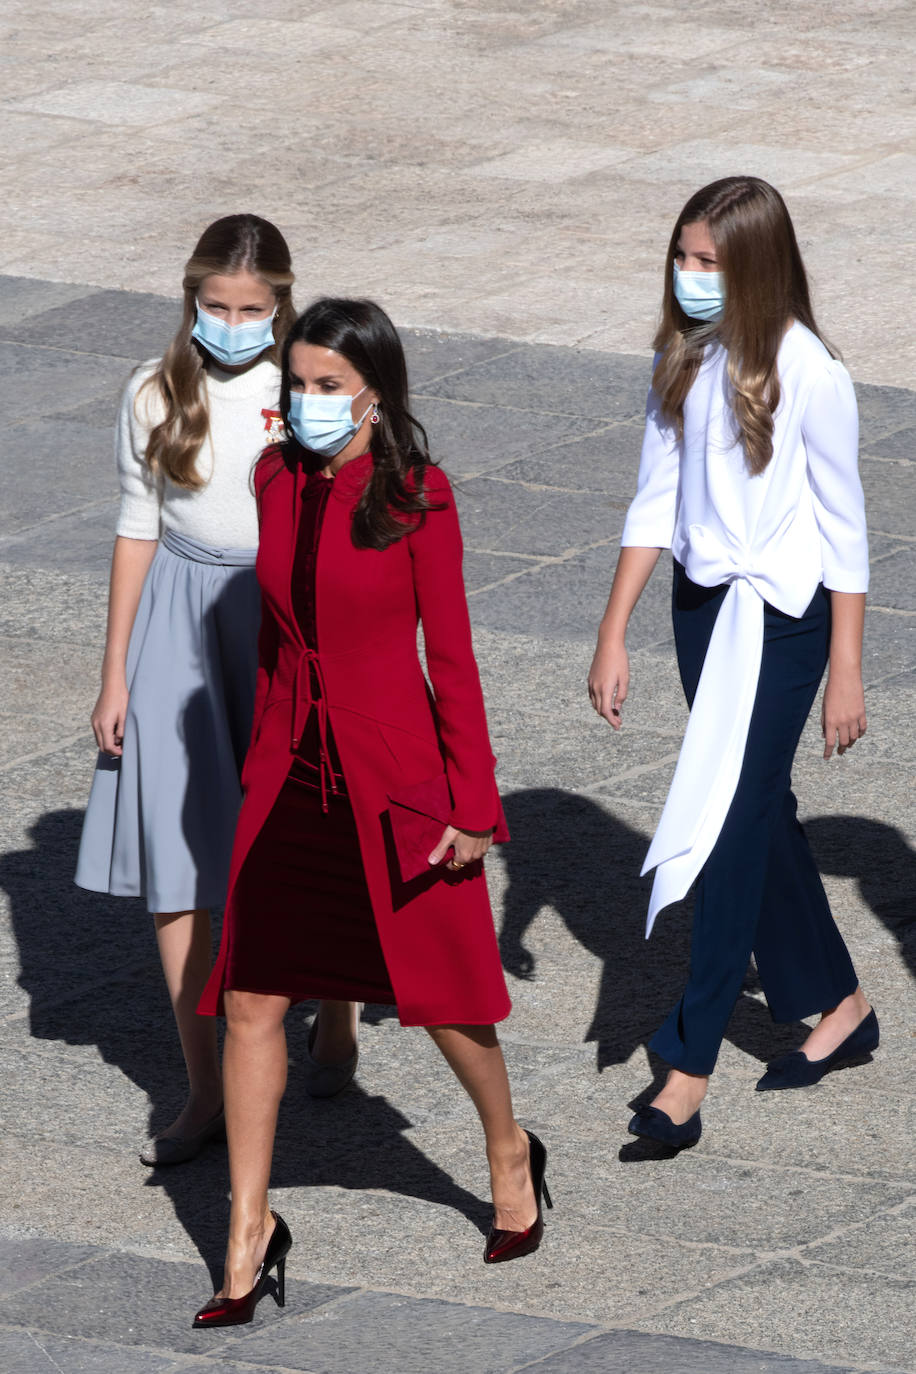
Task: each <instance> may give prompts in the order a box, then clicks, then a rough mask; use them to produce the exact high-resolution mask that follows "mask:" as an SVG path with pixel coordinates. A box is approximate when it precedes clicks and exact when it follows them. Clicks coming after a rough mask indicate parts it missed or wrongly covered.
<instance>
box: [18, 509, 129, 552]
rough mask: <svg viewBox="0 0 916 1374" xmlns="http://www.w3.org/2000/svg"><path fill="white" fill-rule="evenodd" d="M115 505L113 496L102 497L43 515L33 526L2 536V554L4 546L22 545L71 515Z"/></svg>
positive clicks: (23, 527) (26, 526)
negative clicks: (33, 535)
mask: <svg viewBox="0 0 916 1374" xmlns="http://www.w3.org/2000/svg"><path fill="white" fill-rule="evenodd" d="M113 505H114V499H113V498H112V497H111V496H100V497H99V498H98V500H96V501H85V502H83V504H82V505H80V506H71V507H70V509H69V510H56V511H51V513H50V514H49V515H43V516H42V518H41V519H40V520H36V521H35V522H34V523H33V524H31V525H22V526H21V527H20V528H19V529H18V530H16V531H15V532H14V533H13V534H2V535H0V554H2V552H3V547H4V545H7V544H18V543H21V542H22V540H23V539H24V538H25V536H26V535H27V534H32V533H33V532H34V531H35V530H40V529H43V528H44V527H45V525H52V524H54V522H55V521H57V520H67V519H69V517H70V516H71V515H82V514H83V512H84V511H87V510H98V509H100V508H101V507H102V506H113Z"/></svg>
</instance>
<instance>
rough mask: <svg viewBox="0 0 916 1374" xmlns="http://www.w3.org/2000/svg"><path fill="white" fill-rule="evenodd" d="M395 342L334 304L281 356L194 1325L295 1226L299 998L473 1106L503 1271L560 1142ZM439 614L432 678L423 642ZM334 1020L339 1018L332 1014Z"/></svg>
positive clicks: (522, 1244) (257, 1283) (433, 632)
mask: <svg viewBox="0 0 916 1374" xmlns="http://www.w3.org/2000/svg"><path fill="white" fill-rule="evenodd" d="M407 400H408V397H407V371H406V366H405V362H404V354H403V350H402V348H401V343H400V340H399V338H398V335H397V332H396V330H395V329H394V326H393V325H392V323H391V321H390V320H389V319H388V316H387V315H386V314H385V312H384V311H383V310H381V309H380V308H379V307H378V306H376V305H374V304H372V303H371V302H369V301H345V300H329V299H327V300H320V301H317V302H316V303H315V304H314V305H312V306H311V307H310V308H309V309H308V310H307V311H306V312H305V314H304V315H303V316H302V317H301V318H300V319H299V320H298V321H297V322H296V324H295V325H294V326H293V328H292V330H291V331H290V333H289V335H288V336H287V341H286V346H285V350H284V366H283V383H282V390H281V399H280V404H281V410H282V412H283V417H284V421H285V424H286V428H287V433H289V434H291V435H292V436H294V437H293V438H291V439H290V440H289V441H288V442H287V443H286V444H283V445H281V446H279V447H277V448H273V449H268V450H267V451H266V452H265V453H264V454H263V455H262V457H261V459H260V461H259V463H258V466H257V469H256V472H255V489H256V493H257V497H258V504H259V509H260V517H261V542H260V551H259V554H258V562H257V573H258V579H259V582H260V584H261V591H262V599H263V619H262V625H261V636H260V646H259V670H258V686H257V696H256V702H255V715H254V727H253V732H252V742H251V747H250V750H249V753H248V757H247V760H246V763H245V769H244V773H243V777H242V782H243V786H244V788H245V797H244V802H243V805H242V810H241V813H240V816H239V824H238V831H237V834H236V842H235V851H234V855H233V860H232V868H231V872H230V880H229V896H228V900H227V906H226V914H225V921H224V928H223V940H222V947H221V949H220V954H219V958H218V960H217V963H216V967H215V968H214V970H213V974H212V976H211V979H210V982H209V984H208V987H207V990H206V992H205V994H204V997H203V1000H202V1002H201V1005H200V1010H201V1011H202V1012H204V1013H206V1014H210V1015H214V1014H218V1013H219V1012H221V1011H224V1012H225V1015H226V1022H227V1033H226V1047H225V1056H224V1082H225V1094H226V1126H227V1133H228V1137H229V1160H230V1176H231V1186H232V1211H231V1217H230V1228H229V1244H228V1250H227V1257H226V1268H225V1276H224V1283H223V1287H222V1289H221V1290H220V1292H219V1293H218V1294H217V1295H216V1297H215V1298H214V1299H213V1300H212V1301H211V1302H210V1303H208V1304H207V1305H206V1307H205V1308H203V1309H202V1310H201V1312H199V1313H198V1315H197V1317H196V1318H195V1324H197V1325H206V1326H214V1325H219V1326H222V1325H228V1324H235V1323H239V1322H244V1321H249V1320H250V1319H251V1316H252V1314H253V1311H254V1307H255V1305H256V1303H257V1300H258V1298H259V1296H260V1294H261V1292H262V1290H263V1287H264V1285H265V1283H266V1280H267V1277H268V1274H269V1272H270V1270H271V1269H272V1268H273V1267H274V1266H276V1267H277V1269H278V1277H279V1279H280V1281H281V1282H280V1292H281V1296H282V1278H283V1267H284V1262H285V1256H286V1252H287V1250H288V1249H289V1245H290V1239H289V1232H288V1231H287V1228H286V1226H285V1225H284V1223H283V1221H282V1219H280V1218H278V1217H277V1215H276V1213H273V1212H271V1211H270V1209H269V1206H268V1200H267V1187H268V1180H269V1174H270V1164H271V1155H272V1149H273V1138H274V1129H275V1123H276V1117H277V1110H278V1107H279V1103H280V1099H281V1097H282V1094H283V1091H284V1088H285V1084H286V1065H287V1057H286V1040H285V1035H284V1030H283V1018H284V1016H285V1013H286V1011H287V1009H288V1008H289V1006H290V1004H291V1003H292V1002H296V1001H301V1000H303V999H306V998H323V999H326V1000H325V1001H324V1002H323V1008H333V1006H334V1004H335V1002H336V1003H337V1004H338V1007H342V1006H343V1005H344V1004H345V1002H346V1001H348V1000H349V1001H356V1000H360V1001H376V1002H383V1003H390V1002H396V1003H397V1006H398V1013H399V1016H400V1020H401V1022H402V1024H404V1025H409V1026H425V1027H426V1029H427V1030H428V1031H429V1033H430V1035H431V1036H432V1038H433V1039H434V1040H435V1042H436V1044H437V1045H438V1046H439V1048H440V1050H441V1051H442V1053H443V1054H444V1055H445V1057H446V1059H447V1060H448V1062H449V1064H450V1065H451V1067H452V1068H453V1070H454V1071H455V1073H456V1075H457V1077H458V1078H459V1080H460V1082H461V1083H462V1084H463V1086H464V1087H465V1088H466V1089H467V1091H468V1093H469V1094H470V1096H471V1098H472V1100H473V1102H474V1105H475V1106H476V1108H477V1110H478V1112H479V1114H480V1118H481V1122H482V1124H483V1128H484V1132H485V1135H486V1147H487V1158H488V1162H489V1166H490V1179H491V1186H492V1193H493V1202H494V1210H495V1216H494V1225H493V1230H492V1231H491V1233H490V1236H489V1238H488V1240H487V1246H486V1250H485V1255H484V1257H485V1260H486V1261H487V1262H489V1263H492V1262H495V1261H499V1260H504V1259H511V1258H515V1257H516V1256H518V1255H521V1254H527V1253H529V1252H530V1251H531V1250H534V1249H536V1248H537V1246H538V1244H539V1243H540V1239H541V1234H542V1230H543V1223H542V1218H541V1197H542V1194H543V1196H544V1197H545V1200H546V1189H544V1187H543V1179H544V1147H543V1146H542V1145H541V1143H540V1141H539V1140H538V1139H537V1137H535V1136H533V1135H531V1133H530V1132H526V1131H523V1130H522V1129H521V1127H519V1126H518V1124H517V1123H516V1121H515V1119H514V1116H513V1113H512V1102H511V1097H510V1092H509V1083H508V1078H507V1075H506V1069H505V1064H504V1062H503V1057H502V1051H501V1049H500V1047H499V1042H498V1040H497V1037H496V1031H495V1028H494V1022H496V1021H499V1020H502V1019H503V1018H504V1017H505V1016H507V1015H508V1013H509V1009H510V1002H509V996H508V993H507V991H506V985H505V981H504V979H503V974H502V968H501V965H500V960H499V954H498V950H497V944H496V937H495V933H494V929H493V919H492V915H491V912H490V904H489V900H488V897H487V888H486V880H485V877H484V873H483V863H482V860H483V857H484V855H485V854H486V852H487V850H488V849H489V847H490V844H491V843H492V841H493V839H494V837H495V838H496V839H500V838H505V837H506V836H505V835H504V834H503V835H502V836H501V835H500V831H501V830H503V831H504V822H503V819H502V810H501V807H500V802H499V797H498V794H497V791H496V783H495V780H494V776H493V763H494V760H493V755H492V752H491V749H490V742H489V738H488V735H487V724H486V717H485V714H484V705H483V696H482V693H481V689H480V680H479V676H478V672H477V665H476V663H475V661H474V655H473V649H472V646H471V632H470V622H469V618H468V611H467V603H466V600H465V593H464V584H463V580H462V574H461V535H460V531H459V528H458V518H457V514H456V511H455V505H454V500H453V497H452V494H451V489H450V487H449V484H448V481H447V479H446V477H445V476H444V474H443V473H442V472H441V471H440V470H439V469H438V468H436V467H434V466H432V464H431V462H430V459H429V454H428V452H427V448H426V436H425V433H424V431H423V429H422V427H421V426H420V425H419V424H418V423H417V422H416V421H415V420H414V419H413V417H412V416H411V415H410V412H409V410H408V408H407ZM418 618H419V620H420V621H421V622H422V625H423V634H424V642H425V652H426V664H427V668H428V672H429V678H430V681H431V684H432V690H430V687H429V685H428V684H427V681H426V678H425V677H424V673H423V669H422V667H421V665H420V660H419V658H418V653H417V622H418ZM322 1015H324V1011H323V1013H322Z"/></svg>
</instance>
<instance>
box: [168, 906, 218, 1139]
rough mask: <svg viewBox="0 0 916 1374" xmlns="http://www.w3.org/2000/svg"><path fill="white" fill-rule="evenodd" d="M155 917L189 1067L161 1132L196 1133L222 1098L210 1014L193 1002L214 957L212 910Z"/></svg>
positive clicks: (171, 912)
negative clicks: (181, 1098)
mask: <svg viewBox="0 0 916 1374" xmlns="http://www.w3.org/2000/svg"><path fill="white" fill-rule="evenodd" d="M153 920H154V922H155V925H156V939H157V941H158V943H159V957H160V959H161V960H162V971H163V973H164V974H165V981H166V986H167V987H168V990H169V997H170V998H171V999H172V1010H173V1012H174V1013H175V1024H176V1025H177V1027H178V1037H179V1039H180V1040H181V1048H182V1052H183V1053H184V1062H185V1065H186V1067H187V1070H188V1100H187V1102H186V1103H185V1105H184V1108H183V1110H182V1111H181V1113H180V1115H179V1116H178V1117H177V1118H176V1120H175V1121H173V1122H172V1124H171V1126H169V1127H168V1128H167V1129H166V1131H164V1132H163V1133H162V1134H164V1135H170V1136H189V1135H195V1134H196V1133H197V1132H198V1131H199V1130H200V1129H201V1128H202V1127H203V1126H204V1125H206V1123H207V1122H208V1121H209V1120H210V1119H211V1118H212V1117H214V1116H215V1115H216V1113H217V1112H218V1111H219V1109H220V1104H221V1103H222V1100H223V1090H222V1085H221V1083H220V1071H219V1051H218V1049H217V1043H216V1022H215V1020H214V1018H213V1017H212V1016H198V1015H197V1004H198V1002H199V1001H200V997H201V993H202V992H203V990H204V985H205V984H206V981H207V979H208V977H209V976H210V965H211V963H212V960H213V950H212V946H211V943H210V913H209V911H207V910H206V909H203V908H198V909H197V910H194V911H167V912H158V913H157V914H156V915H155V916H154V917H153Z"/></svg>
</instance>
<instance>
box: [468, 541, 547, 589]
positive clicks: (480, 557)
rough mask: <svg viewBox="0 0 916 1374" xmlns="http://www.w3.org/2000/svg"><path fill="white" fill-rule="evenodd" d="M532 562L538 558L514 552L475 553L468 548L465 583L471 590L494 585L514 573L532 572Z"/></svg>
mask: <svg viewBox="0 0 916 1374" xmlns="http://www.w3.org/2000/svg"><path fill="white" fill-rule="evenodd" d="M532 562H535V563H536V562H537V560H532V559H530V558H521V557H518V556H513V555H512V554H495V553H475V552H474V550H473V549H466V550H465V554H464V564H463V571H464V585H465V587H466V589H467V590H468V591H469V592H477V591H480V590H482V589H483V588H484V587H492V586H494V585H496V584H498V583H502V582H504V581H505V580H506V578H507V577H512V576H513V575H514V574H517V573H528V572H530V571H531V569H532Z"/></svg>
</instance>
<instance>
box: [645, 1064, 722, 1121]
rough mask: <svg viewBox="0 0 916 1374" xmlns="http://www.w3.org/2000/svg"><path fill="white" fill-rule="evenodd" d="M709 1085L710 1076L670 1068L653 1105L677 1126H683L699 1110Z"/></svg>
mask: <svg viewBox="0 0 916 1374" xmlns="http://www.w3.org/2000/svg"><path fill="white" fill-rule="evenodd" d="M708 1087H709V1078H708V1077H707V1076H706V1075H705V1074H699V1073H684V1071H683V1070H682V1069H669V1070H668V1077H667V1079H666V1080H665V1086H664V1087H663V1088H662V1090H661V1092H660V1093H659V1094H658V1097H656V1098H654V1099H653V1101H652V1106H653V1107H657V1108H658V1110H659V1111H660V1112H664V1113H665V1114H666V1115H667V1116H670V1118H671V1120H672V1121H673V1122H674V1124H675V1126H683V1124H684V1122H685V1121H689V1120H690V1118H691V1117H692V1116H693V1114H694V1112H695V1111H698V1110H699V1106H700V1103H701V1102H702V1101H703V1098H704V1097H705V1096H706V1089H707V1088H708Z"/></svg>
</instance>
